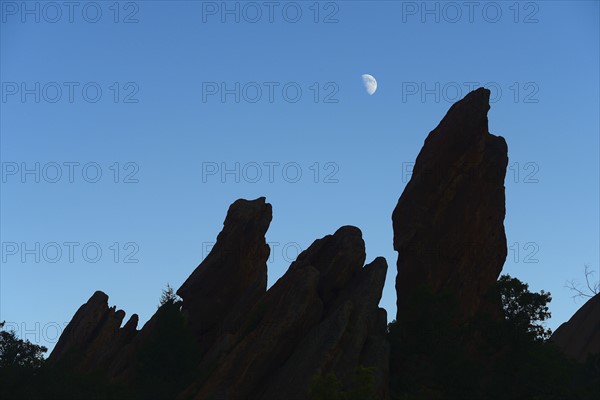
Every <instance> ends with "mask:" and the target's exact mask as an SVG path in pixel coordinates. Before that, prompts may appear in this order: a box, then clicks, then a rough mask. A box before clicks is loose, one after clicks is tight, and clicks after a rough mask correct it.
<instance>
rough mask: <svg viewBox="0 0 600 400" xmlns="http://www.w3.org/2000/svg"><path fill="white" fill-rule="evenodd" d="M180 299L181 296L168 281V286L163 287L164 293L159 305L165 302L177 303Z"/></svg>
mask: <svg viewBox="0 0 600 400" xmlns="http://www.w3.org/2000/svg"><path fill="white" fill-rule="evenodd" d="M179 300H181V299H180V298H179V296H177V294H176V293H175V290H174V289H173V288H172V287H171V285H169V284H168V283H167V287H166V288H164V289H163V291H162V294H161V296H160V301H159V304H158V307H161V306H163V305H165V304H175V303H177V302H178V301H179Z"/></svg>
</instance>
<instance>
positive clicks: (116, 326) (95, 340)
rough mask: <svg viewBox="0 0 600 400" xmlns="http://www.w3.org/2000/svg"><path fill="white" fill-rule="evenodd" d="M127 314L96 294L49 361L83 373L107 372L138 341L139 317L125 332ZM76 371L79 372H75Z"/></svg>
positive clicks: (66, 332) (71, 323)
mask: <svg viewBox="0 0 600 400" xmlns="http://www.w3.org/2000/svg"><path fill="white" fill-rule="evenodd" d="M124 317H125V312H124V311H123V310H118V311H116V310H115V307H111V308H109V307H108V296H107V295H106V294H105V293H103V292H100V291H98V292H95V293H94V294H93V295H92V297H90V299H89V300H88V301H87V303H85V304H84V305H82V306H81V307H79V310H77V312H76V313H75V315H74V316H73V319H72V320H71V322H69V325H67V327H66V328H65V330H64V332H63V333H62V335H61V336H60V339H59V340H58V342H57V343H56V346H55V347H54V350H53V351H52V354H51V355H50V357H49V358H48V362H49V363H51V364H66V363H68V364H69V366H70V367H73V366H74V365H76V369H78V370H79V371H85V372H91V371H94V370H96V369H101V368H105V367H106V366H107V365H108V364H109V363H110V362H111V361H112V359H113V358H114V357H115V356H116V355H117V354H118V352H119V351H120V350H121V349H122V348H123V347H125V346H126V345H127V344H128V343H130V342H131V341H132V339H133V338H134V337H135V335H136V333H137V331H136V328H137V324H138V316H137V315H136V314H133V315H132V316H131V318H130V319H129V321H128V322H127V323H126V324H125V326H123V328H121V327H120V326H121V323H122V322H123V318H124ZM73 369H75V368H73Z"/></svg>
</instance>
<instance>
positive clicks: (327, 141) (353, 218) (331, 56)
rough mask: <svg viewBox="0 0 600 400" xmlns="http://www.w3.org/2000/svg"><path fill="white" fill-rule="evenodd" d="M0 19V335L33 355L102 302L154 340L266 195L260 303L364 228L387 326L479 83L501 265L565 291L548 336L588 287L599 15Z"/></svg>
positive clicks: (209, 7)
mask: <svg viewBox="0 0 600 400" xmlns="http://www.w3.org/2000/svg"><path fill="white" fill-rule="evenodd" d="M0 3H1V7H2V8H1V11H2V20H1V28H0V36H1V37H0V46H1V50H0V69H1V70H0V78H1V79H0V80H1V81H2V99H1V102H0V107H1V123H0V128H1V134H2V138H1V154H0V155H1V161H2V174H3V175H2V186H1V219H2V223H1V232H0V233H1V236H2V238H1V241H2V266H1V283H0V290H1V293H0V301H1V304H0V314H1V315H0V319H1V320H6V321H7V323H9V324H10V326H12V327H14V328H15V329H16V330H17V332H19V334H21V336H23V337H27V338H28V339H29V340H31V341H34V342H38V343H42V344H45V345H47V346H49V347H52V346H53V345H54V342H55V341H56V336H57V332H58V330H59V328H60V327H62V326H64V325H65V324H66V323H68V321H69V320H70V318H71V317H72V315H73V313H74V312H75V311H76V310H77V308H78V307H79V306H80V305H81V304H82V303H84V302H85V301H86V300H87V299H88V298H89V297H90V296H91V294H92V293H93V292H94V291H95V290H103V291H104V292H106V293H107V294H108V295H109V296H110V304H111V305H116V306H117V308H120V309H124V310H125V311H126V312H127V314H128V316H129V315H131V314H132V313H138V314H139V315H140V319H141V322H142V323H143V322H145V321H146V320H147V319H148V318H149V317H150V316H151V315H152V314H153V313H154V311H155V310H156V304H157V302H158V299H159V297H160V293H161V290H162V288H163V287H164V286H165V284H166V283H167V282H169V283H170V284H171V285H172V286H174V287H176V288H177V287H179V286H180V285H181V283H183V281H184V280H185V279H186V278H187V276H188V275H189V274H190V273H191V272H192V270H193V269H194V268H195V267H196V266H197V265H198V263H199V262H200V261H201V259H202V258H203V256H204V255H205V254H206V250H207V249H209V247H210V245H211V242H213V241H214V240H215V238H216V236H217V234H218V232H219V231H220V229H221V227H222V223H223V219H224V217H225V214H226V211H227V208H228V206H229V204H230V203H232V202H233V201H234V200H235V199H237V198H256V197H259V196H266V197H267V200H268V201H269V202H270V203H271V204H273V210H274V211H273V213H274V215H273V222H272V224H271V227H270V229H269V231H268V233H267V240H268V242H270V243H271V244H273V245H274V246H273V247H274V249H273V250H272V259H271V260H270V261H269V263H268V268H269V286H270V285H272V284H273V283H274V282H275V281H276V280H277V279H278V278H279V277H280V276H281V275H282V274H283V273H284V272H285V270H286V269H287V267H288V266H289V263H290V262H289V261H291V260H292V259H293V258H294V257H295V255H296V254H297V251H298V249H305V248H307V247H308V246H309V245H310V244H311V243H312V241H314V240H315V239H317V238H320V237H322V236H324V235H326V234H330V233H333V232H334V231H335V230H336V229H337V228H339V227H340V226H342V225H356V226H358V227H360V229H361V230H362V231H363V236H364V239H365V242H366V246H367V260H368V261H371V260H372V259H374V258H375V257H377V256H380V255H381V256H384V257H385V258H386V259H387V261H388V264H389V267H390V268H389V273H388V280H387V283H386V287H385V290H384V295H383V298H382V301H381V305H382V306H383V307H385V308H386V309H387V310H388V317H390V319H391V318H392V317H393V316H394V315H395V289H394V280H395V275H396V273H395V262H396V253H395V252H394V250H393V247H392V237H393V232H392V226H391V213H392V210H393V209H394V207H395V205H396V202H397V200H398V197H399V196H400V194H401V192H402V190H403V188H404V186H405V184H406V181H407V179H408V178H407V176H406V174H405V172H406V171H407V170H409V169H410V166H411V163H412V162H413V161H414V159H415V158H416V156H417V154H418V152H419V150H420V148H421V146H422V144H423V141H424V139H425V137H426V136H427V134H428V132H429V131H431V130H432V129H433V128H435V126H436V125H437V123H438V122H439V121H440V119H441V118H442V117H443V116H444V114H445V113H446V111H447V109H448V108H449V106H450V105H451V104H452V103H453V102H454V101H455V100H457V99H458V98H461V97H462V96H464V95H465V94H466V93H467V92H468V90H469V88H470V87H476V86H486V87H488V88H490V89H491V90H492V100H493V103H492V105H491V106H492V108H491V110H490V112H489V125H490V131H491V132H492V133H494V134H498V135H502V136H504V137H505V138H506V140H507V142H508V146H509V170H508V171H507V179H506V202H507V215H506V221H505V226H506V231H507V237H508V245H509V254H508V258H507V261H506V265H505V267H504V271H505V272H507V273H510V274H512V275H514V276H517V277H518V278H520V279H522V280H524V281H526V282H528V283H529V284H530V286H531V288H532V289H533V290H536V291H537V290H542V289H544V290H546V291H550V292H551V293H552V295H553V301H552V303H551V312H552V314H553V318H552V320H551V321H550V322H549V324H548V326H549V327H551V328H553V329H554V328H556V327H557V326H558V325H559V324H560V323H561V322H563V321H565V320H567V319H568V318H569V317H570V316H571V315H572V314H573V313H574V312H575V310H576V309H577V308H578V307H579V306H580V305H581V304H582V302H581V301H579V302H576V301H573V300H572V299H571V294H570V292H569V291H568V290H567V289H565V288H564V285H565V281H566V280H569V279H579V280H580V281H581V280H582V278H583V268H584V264H589V266H590V267H591V268H592V269H593V270H595V271H596V278H597V277H598V266H599V265H600V263H599V246H598V243H599V242H600V238H599V210H598V204H599V202H600V201H599V134H598V133H599V130H600V127H599V108H600V104H599V86H600V82H599V77H598V75H599V74H598V71H599V68H600V66H599V42H598V41H599V3H598V2H597V1H580V2H577V1H569V2H562V1H540V2H519V3H517V5H516V6H515V3H514V2H512V1H511V2H475V3H474V5H473V8H472V9H469V6H468V5H466V4H465V2H443V3H442V2H427V3H426V4H425V3H423V2H402V1H338V2H326V1H322V2H320V3H317V4H316V5H315V2H314V1H297V2H272V3H268V4H267V3H265V2H234V1H229V2H226V4H225V3H224V2H200V1H171V2H167V1H137V2H119V3H118V7H115V5H114V4H115V2H114V1H110V2H96V3H94V2H75V3H73V6H72V8H71V9H69V8H68V7H67V6H65V5H61V4H62V2H54V3H53V2H35V1H30V2H26V3H25V4H26V5H25V6H23V5H22V4H23V3H21V2H9V1H2V2H0ZM24 7H27V8H26V9H25V8H24ZM236 7H237V8H236ZM227 10H230V11H231V10H233V11H232V13H228V12H227ZM257 10H260V14H258V13H257ZM270 12H271V13H270ZM36 19H37V20H36ZM94 21H95V22H94ZM294 21H295V22H294ZM364 73H369V74H372V75H374V76H375V77H376V79H377V80H378V83H379V86H378V90H377V92H376V93H375V94H374V95H373V96H369V95H368V94H367V93H366V92H365V90H364V88H363V87H362V82H361V74H364ZM38 83H39V84H38ZM223 90H225V94H223ZM259 90H260V91H259ZM215 91H216V93H215ZM236 97H237V98H236ZM23 170H31V171H33V172H30V173H25V174H23ZM223 170H225V172H226V173H225V174H224V175H223V174H222V172H223ZM36 171H37V172H36ZM227 171H230V172H227ZM231 171H233V172H231ZM236 171H237V172H236ZM299 173H300V174H301V175H298V174H299ZM57 174H60V175H57ZM98 174H101V175H98ZM36 180H37V181H38V182H36ZM36 246H38V247H36ZM517 249H518V251H517ZM98 251H100V252H101V254H98V253H97V252H98ZM36 257H38V258H39V262H36V261H37V260H36ZM134 261H137V262H134ZM127 318H128V317H127Z"/></svg>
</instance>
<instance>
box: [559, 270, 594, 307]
mask: <svg viewBox="0 0 600 400" xmlns="http://www.w3.org/2000/svg"><path fill="white" fill-rule="evenodd" d="M583 273H584V275H585V287H583V285H581V284H579V283H578V282H577V281H576V280H570V281H567V283H566V284H565V287H566V288H568V289H569V290H571V291H572V292H573V293H574V294H573V299H579V298H592V297H594V296H595V295H597V294H598V293H600V280H597V281H596V282H593V281H592V282H590V280H592V279H593V277H594V271H592V269H591V268H590V266H589V265H588V264H585V266H584V272H583Z"/></svg>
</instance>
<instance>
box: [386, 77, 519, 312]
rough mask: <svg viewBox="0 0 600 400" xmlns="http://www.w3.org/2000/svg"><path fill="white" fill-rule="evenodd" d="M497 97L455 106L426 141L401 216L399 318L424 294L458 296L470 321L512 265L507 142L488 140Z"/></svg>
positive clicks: (475, 97) (397, 218) (397, 216)
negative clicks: (491, 103) (507, 227)
mask: <svg viewBox="0 0 600 400" xmlns="http://www.w3.org/2000/svg"><path fill="white" fill-rule="evenodd" d="M489 97H490V91H489V90H487V89H483V88H480V89H477V90H475V91H473V92H471V93H469V94H468V95H467V96H466V97H465V98H464V99H462V100H460V101H459V102H457V103H455V104H454V105H452V107H451V108H450V110H449V111H448V113H447V114H446V116H445V117H444V118H443V119H442V121H441V122H440V124H439V125H438V126H437V128H435V129H434V130H433V131H431V132H430V133H429V136H428V137H427V139H426V140H425V144H424V146H423V148H422V149H421V151H420V153H419V155H418V157H417V160H416V162H415V165H414V168H413V174H412V177H411V180H410V181H409V183H408V184H407V186H406V188H405V189H404V192H403V193H402V195H401V197H400V200H399V201H398V204H397V206H396V208H395V210H394V213H393V216H392V221H393V228H394V249H395V250H396V251H398V263H397V267H398V275H397V279H396V291H397V295H398V299H397V306H398V311H397V313H398V314H397V315H398V316H400V315H401V314H402V313H403V312H404V311H405V310H406V308H407V307H408V306H409V304H410V300H411V297H412V296H413V295H414V293H415V291H416V290H418V289H419V288H422V287H426V288H427V289H429V290H431V291H432V292H433V293H440V292H443V291H446V292H451V293H453V294H455V295H456V297H457V301H458V303H459V309H460V312H461V315H460V316H459V319H468V318H469V317H471V316H473V315H474V314H475V313H476V312H477V310H478V309H479V308H480V307H481V302H482V298H483V296H484V294H485V293H486V292H487V291H488V290H489V289H490V287H491V286H492V285H493V283H494V282H495V281H496V280H497V278H498V276H499V274H500V272H501V270H502V266H503V264H504V261H505V259H506V253H507V248H506V236H505V233H504V225H503V222H504V215H505V205H504V177H505V174H506V166H507V164H508V156H507V146H506V142H505V141H504V139H503V138H502V137H499V136H494V135H491V134H490V133H489V132H488V120H487V112H488V110H489V108H490V106H489Z"/></svg>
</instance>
